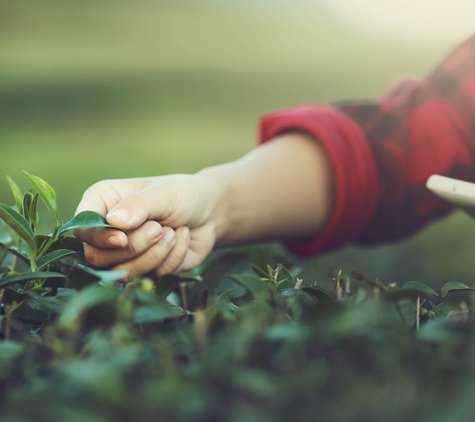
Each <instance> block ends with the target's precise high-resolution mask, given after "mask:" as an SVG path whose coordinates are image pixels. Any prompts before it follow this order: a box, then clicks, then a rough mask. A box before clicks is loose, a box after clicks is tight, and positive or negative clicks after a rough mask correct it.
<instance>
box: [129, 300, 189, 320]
mask: <svg viewBox="0 0 475 422" xmlns="http://www.w3.org/2000/svg"><path fill="white" fill-rule="evenodd" d="M182 315H183V312H182V311H180V310H179V309H176V308H171V307H170V306H168V305H165V304H163V305H157V304H156V305H153V306H142V307H141V308H138V309H137V310H136V311H135V314H134V322H135V323H138V324H141V323H146V322H159V321H163V320H165V319H169V318H177V317H180V316H182Z"/></svg>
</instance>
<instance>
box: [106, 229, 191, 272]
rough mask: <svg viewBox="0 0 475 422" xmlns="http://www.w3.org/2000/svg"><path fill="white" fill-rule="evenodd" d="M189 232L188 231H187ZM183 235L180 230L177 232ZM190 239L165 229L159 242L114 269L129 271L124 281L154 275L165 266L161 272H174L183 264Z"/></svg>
mask: <svg viewBox="0 0 475 422" xmlns="http://www.w3.org/2000/svg"><path fill="white" fill-rule="evenodd" d="M186 230H187V231H188V229H186ZM177 231H178V233H181V231H180V230H177ZM188 242H189V238H186V237H183V236H181V235H179V236H177V234H176V233H175V231H174V230H172V229H170V228H169V227H164V228H163V231H162V236H161V237H160V239H159V241H158V242H157V243H156V244H154V245H153V246H152V247H150V248H149V249H148V250H147V251H145V252H144V253H142V254H141V255H139V256H137V257H136V258H134V259H132V260H130V261H127V262H124V263H122V264H119V265H116V266H114V267H112V269H113V270H116V271H127V277H126V278H124V279H122V281H131V280H132V279H134V278H135V277H138V276H141V275H144V274H148V273H154V271H155V270H157V269H158V267H159V266H161V265H163V264H165V267H164V268H165V269H164V270H161V271H159V273H160V274H165V271H166V272H168V271H167V269H170V270H171V271H173V270H174V269H175V268H178V266H179V265H180V264H181V262H182V261H183V259H184V256H185V255H186V250H187V249H188ZM177 245H178V247H177ZM176 247H177V249H176V250H175V248H176Z"/></svg>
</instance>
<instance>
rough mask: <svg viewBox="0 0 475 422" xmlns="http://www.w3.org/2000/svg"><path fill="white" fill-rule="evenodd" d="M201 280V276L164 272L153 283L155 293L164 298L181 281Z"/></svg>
mask: <svg viewBox="0 0 475 422" xmlns="http://www.w3.org/2000/svg"><path fill="white" fill-rule="evenodd" d="M196 281H197V282H202V280H201V277H183V276H179V275H174V274H166V275H164V276H163V277H160V279H159V280H158V281H157V282H156V283H155V293H156V294H158V295H159V296H161V297H162V298H166V297H167V296H168V295H169V294H170V293H171V292H172V291H173V290H174V289H175V288H176V287H178V286H179V285H180V284H181V283H190V282H196Z"/></svg>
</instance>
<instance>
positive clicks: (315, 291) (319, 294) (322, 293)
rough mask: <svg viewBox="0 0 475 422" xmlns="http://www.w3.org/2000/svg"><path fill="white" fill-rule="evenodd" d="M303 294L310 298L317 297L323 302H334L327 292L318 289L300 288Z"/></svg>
mask: <svg viewBox="0 0 475 422" xmlns="http://www.w3.org/2000/svg"><path fill="white" fill-rule="evenodd" d="M300 290H301V291H302V292H305V293H307V294H308V295H310V296H313V297H316V298H317V299H318V301H321V302H333V298H332V297H331V296H330V295H329V294H328V293H327V292H326V291H325V290H322V289H320V288H318V287H311V286H303V287H301V288H300Z"/></svg>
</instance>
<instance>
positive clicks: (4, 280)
mask: <svg viewBox="0 0 475 422" xmlns="http://www.w3.org/2000/svg"><path fill="white" fill-rule="evenodd" d="M42 278H64V275H63V274H59V273H51V272H48V273H47V272H31V273H15V272H11V273H4V274H2V277H0V289H4V288H5V287H8V286H11V285H13V284H15V283H19V282H21V281H29V280H38V279H42Z"/></svg>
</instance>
